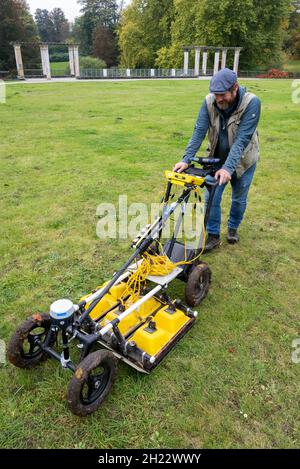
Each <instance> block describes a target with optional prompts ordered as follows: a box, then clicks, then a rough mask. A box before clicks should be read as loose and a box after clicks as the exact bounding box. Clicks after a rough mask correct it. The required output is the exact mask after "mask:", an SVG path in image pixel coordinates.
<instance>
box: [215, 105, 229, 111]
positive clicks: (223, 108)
mask: <svg viewBox="0 0 300 469" xmlns="http://www.w3.org/2000/svg"><path fill="white" fill-rule="evenodd" d="M231 104H232V103H231ZM231 104H229V103H222V104H220V103H219V104H218V105H217V106H218V108H219V109H221V111H226V109H228V108H229V107H230V106H231Z"/></svg>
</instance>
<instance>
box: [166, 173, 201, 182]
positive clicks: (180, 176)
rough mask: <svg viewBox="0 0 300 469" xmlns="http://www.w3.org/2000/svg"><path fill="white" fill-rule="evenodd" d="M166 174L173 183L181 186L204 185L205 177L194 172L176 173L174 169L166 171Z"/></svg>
mask: <svg viewBox="0 0 300 469" xmlns="http://www.w3.org/2000/svg"><path fill="white" fill-rule="evenodd" d="M165 176H166V178H167V180H168V181H169V182H171V183H172V184H177V185H179V186H202V185H203V183H204V182H205V179H204V178H203V177H200V176H194V175H192V174H185V173H175V172H174V171H165Z"/></svg>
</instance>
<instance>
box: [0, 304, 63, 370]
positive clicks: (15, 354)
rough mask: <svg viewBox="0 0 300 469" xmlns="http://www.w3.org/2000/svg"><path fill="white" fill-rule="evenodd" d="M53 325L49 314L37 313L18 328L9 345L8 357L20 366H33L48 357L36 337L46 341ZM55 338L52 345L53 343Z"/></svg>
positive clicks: (11, 361)
mask: <svg viewBox="0 0 300 469" xmlns="http://www.w3.org/2000/svg"><path fill="white" fill-rule="evenodd" d="M50 326H51V318H50V315H49V314H45V313H44V314H35V315H33V316H31V317H30V318H28V319H26V321H24V322H23V323H22V324H20V326H19V327H18V328H17V329H16V331H15V333H14V334H13V336H12V337H11V339H10V341H9V344H8V347H7V358H8V360H9V361H10V363H12V364H13V365H15V366H17V367H18V368H33V367H34V366H36V365H37V364H38V363H40V362H41V361H43V360H46V359H47V358H48V355H47V354H46V353H44V352H43V351H42V350H41V349H40V347H39V346H38V345H37V344H36V343H35V338H38V339H39V340H40V341H41V342H44V341H45V339H46V336H47V333H48V331H49V329H50ZM53 343H54V339H53V340H52V343H51V344H50V345H53Z"/></svg>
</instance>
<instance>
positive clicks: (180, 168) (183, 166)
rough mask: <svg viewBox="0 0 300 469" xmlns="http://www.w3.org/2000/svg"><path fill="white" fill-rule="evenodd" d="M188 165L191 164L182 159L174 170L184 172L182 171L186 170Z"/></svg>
mask: <svg viewBox="0 0 300 469" xmlns="http://www.w3.org/2000/svg"><path fill="white" fill-rule="evenodd" d="M188 167H189V165H188V164H187V163H184V162H183V161H181V162H180V163H177V164H175V166H174V168H173V171H175V172H176V173H182V171H184V170H185V169H187V168H188Z"/></svg>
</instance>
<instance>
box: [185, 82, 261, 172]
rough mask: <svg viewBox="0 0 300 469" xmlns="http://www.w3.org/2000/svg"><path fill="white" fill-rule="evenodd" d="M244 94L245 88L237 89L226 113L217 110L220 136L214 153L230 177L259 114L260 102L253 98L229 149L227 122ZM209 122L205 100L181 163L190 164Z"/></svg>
mask: <svg viewBox="0 0 300 469" xmlns="http://www.w3.org/2000/svg"><path fill="white" fill-rule="evenodd" d="M245 93H246V88H245V87H243V86H240V87H239V90H238V94H237V99H236V101H235V103H234V104H233V105H232V106H231V107H230V108H229V109H227V110H226V111H221V110H220V109H218V108H217V110H218V112H219V114H220V135H219V140H218V144H217V148H216V151H215V153H216V154H215V155H212V156H215V157H216V158H221V160H222V163H223V165H222V169H226V171H228V172H229V174H230V175H232V174H233V173H234V171H235V169H236V167H237V165H238V164H239V162H240V159H241V156H242V154H243V152H244V150H245V148H246V147H247V145H248V144H249V142H250V140H251V138H252V136H253V134H254V132H255V130H256V128H257V125H258V122H259V119H260V113H261V102H260V99H259V98H258V97H257V96H255V98H253V99H252V100H251V102H250V103H249V105H248V107H247V109H246V111H245V112H244V114H243V115H242V118H241V122H240V125H239V130H238V133H237V137H236V140H235V142H234V144H233V145H232V147H231V148H230V147H229V143H228V132H227V121H228V119H229V117H230V116H231V115H232V113H233V112H234V111H235V109H236V108H237V107H238V105H239V104H240V103H241V102H242V100H243V97H244V95H245ZM209 125H210V121H209V114H208V109H207V105H206V100H204V102H203V104H202V106H201V108H200V111H199V114H198V118H197V121H196V125H195V128H194V133H193V135H192V138H191V139H190V141H189V143H188V146H187V147H186V150H185V153H184V155H183V159H182V161H184V162H185V163H188V164H190V163H191V158H193V157H194V156H195V155H196V153H197V151H198V150H199V148H200V147H201V144H202V142H203V140H204V139H205V136H206V133H207V131H208V129H209Z"/></svg>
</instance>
